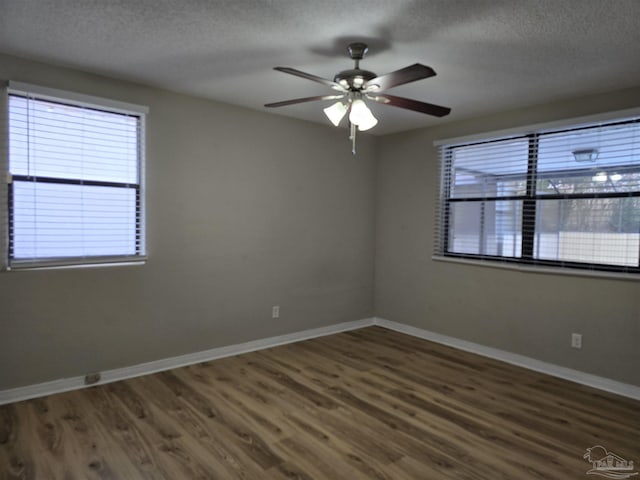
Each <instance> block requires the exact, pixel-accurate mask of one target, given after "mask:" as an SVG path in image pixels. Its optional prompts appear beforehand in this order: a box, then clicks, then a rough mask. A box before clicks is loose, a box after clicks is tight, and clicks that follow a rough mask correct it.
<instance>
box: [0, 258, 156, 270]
mask: <svg viewBox="0 0 640 480" xmlns="http://www.w3.org/2000/svg"><path fill="white" fill-rule="evenodd" d="M146 262H147V258H146V257H138V258H136V259H135V260H132V259H128V260H125V259H123V260H112V261H105V262H100V261H95V262H91V261H86V262H83V263H79V262H78V263H54V262H52V263H22V264H20V263H17V264H13V265H11V266H8V267H7V268H6V271H7V272H24V271H28V270H66V269H76V268H100V267H131V266H138V265H144V264H145V263H146Z"/></svg>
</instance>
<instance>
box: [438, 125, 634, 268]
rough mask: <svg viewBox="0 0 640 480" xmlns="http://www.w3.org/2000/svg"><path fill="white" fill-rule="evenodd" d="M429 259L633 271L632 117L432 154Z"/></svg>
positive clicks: (458, 146) (448, 146)
mask: <svg viewBox="0 0 640 480" xmlns="http://www.w3.org/2000/svg"><path fill="white" fill-rule="evenodd" d="M440 153H441V154H440V156H441V168H442V176H441V178H442V183H441V192H440V198H439V202H438V203H439V212H438V217H437V218H438V226H437V229H436V232H437V233H436V252H435V253H436V255H438V256H443V255H444V256H449V257H459V258H472V259H481V260H487V261H500V262H511V263H524V264H532V265H544V266H556V267H565V268H566V267H570V268H578V269H592V270H606V271H619V272H633V273H640V119H639V118H637V117H636V118H627V119H622V120H618V121H608V122H603V123H598V124H587V125H576V126H574V127H570V128H563V129H562V130H540V131H537V132H533V133H529V134H526V135H519V136H513V137H509V138H498V139H487V140H484V141H482V140H481V141H473V142H469V143H455V144H446V143H445V144H443V145H441V147H440Z"/></svg>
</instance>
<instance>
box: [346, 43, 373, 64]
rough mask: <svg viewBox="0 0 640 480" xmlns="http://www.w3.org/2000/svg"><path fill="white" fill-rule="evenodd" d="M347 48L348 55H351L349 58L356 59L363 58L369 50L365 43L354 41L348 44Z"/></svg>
mask: <svg viewBox="0 0 640 480" xmlns="http://www.w3.org/2000/svg"><path fill="white" fill-rule="evenodd" d="M348 50H349V56H350V57H351V59H352V60H355V61H358V60H362V59H363V58H364V56H365V55H366V54H367V52H368V51H369V47H368V46H367V44H366V43H362V42H354V43H350V44H349V47H348Z"/></svg>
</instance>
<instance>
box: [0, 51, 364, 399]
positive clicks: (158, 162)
mask: <svg viewBox="0 0 640 480" xmlns="http://www.w3.org/2000/svg"><path fill="white" fill-rule="evenodd" d="M0 79H2V80H9V79H11V80H17V81H23V82H31V83H35V84H40V85H44V86H48V87H52V88H59V89H66V90H72V91H77V92H79V93H85V94H89V95H97V96H102V97H107V98H112V99H116V100H121V101H126V102H131V103H138V104H143V105H148V106H149V107H150V109H151V111H150V115H149V117H148V123H147V237H148V253H149V261H148V263H147V264H146V265H144V266H133V267H109V268H104V267H103V268H90V269H69V270H46V271H45V270H43V271H23V272H15V271H14V272H7V273H0V390H2V389H7V388H12V387H17V386H22V385H28V384H33V383H39V382H43V381H48V380H54V379H58V378H64V377H69V376H75V375H82V374H84V373H86V372H90V371H96V370H105V369H112V368H117V367H123V366H128V365H133V364H136V363H141V362H146V361H151V360H155V359H160V358H166V357H170V356H174V355H180V354H185V353H191V352H196V351H200V350H205V349H209V348H213V347H218V346H223V345H230V344H235V343H239V342H244V341H249V340H255V339H260V338H265V337H269V336H274V335H281V334H285V333H290V332H295V331H300V330H306V329H310V328H316V327H321V326H326V325H331V324H335V323H338V322H344V321H351V320H358V319H361V318H366V317H370V316H372V313H373V311H372V305H373V298H372V295H373V245H374V240H373V238H374V211H373V208H374V197H373V195H374V190H373V189H374V186H375V181H374V176H375V159H374V153H375V151H376V148H375V147H376V141H375V139H374V138H372V137H370V136H369V137H367V136H366V135H363V136H361V137H360V138H359V151H358V155H357V156H356V157H355V158H353V157H352V155H351V152H350V144H349V141H348V139H347V132H346V130H345V129H339V130H338V129H333V127H329V126H327V127H324V126H322V125H316V124H311V123H306V122H300V121H294V120H290V119H286V118H284V117H280V116H274V115H269V114H265V113H260V112H254V111H249V110H244V109H239V108H235V107H231V106H227V105H222V104H218V103H214V102H208V101H205V100H201V99H196V98H192V97H188V96H183V95H179V94H175V93H170V92H167V91H162V90H157V89H152V88H148V87H143V86H139V85H135V84H131V83H127V82H120V81H114V80H110V79H106V78H102V77H99V76H94V75H89V74H86V73H81V72H77V71H73V70H69V69H64V68H56V67H52V66H46V65H42V64H38V63H34V62H28V61H24V60H20V59H17V58H14V57H7V56H0ZM0 143H1V142H0ZM272 305H280V307H281V318H280V319H278V320H272V319H271V306H272Z"/></svg>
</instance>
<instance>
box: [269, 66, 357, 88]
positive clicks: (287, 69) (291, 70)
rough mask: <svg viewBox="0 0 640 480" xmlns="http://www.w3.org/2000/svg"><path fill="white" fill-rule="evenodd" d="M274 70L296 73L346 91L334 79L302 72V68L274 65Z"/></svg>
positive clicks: (297, 75)
mask: <svg viewBox="0 0 640 480" xmlns="http://www.w3.org/2000/svg"><path fill="white" fill-rule="evenodd" d="M273 69H274V70H278V71H279V72H284V73H288V74H290V75H295V76H296V77H301V78H306V79H307V80H311V81H313V82H317V83H321V84H322V85H326V86H327V87H330V88H333V89H334V90H338V91H340V92H344V91H346V90H345V89H344V88H343V87H342V85H340V84H339V83H336V82H334V81H332V80H328V79H326V78H322V77H318V76H317V75H313V74H311V73H306V72H302V71H300V70H296V69H295V68H289V67H274V68H273Z"/></svg>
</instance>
